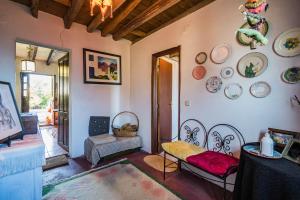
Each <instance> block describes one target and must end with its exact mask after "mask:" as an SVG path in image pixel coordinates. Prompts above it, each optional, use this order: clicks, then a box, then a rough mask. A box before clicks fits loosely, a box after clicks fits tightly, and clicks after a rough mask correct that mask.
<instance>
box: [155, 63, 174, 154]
mask: <svg viewBox="0 0 300 200" xmlns="http://www.w3.org/2000/svg"><path fill="white" fill-rule="evenodd" d="M157 87H158V89H157V90H158V92H157V93H158V152H159V153H160V152H162V148H161V143H164V142H169V141H171V140H172V64H171V63H169V62H167V61H165V60H163V59H159V66H158V84H157Z"/></svg>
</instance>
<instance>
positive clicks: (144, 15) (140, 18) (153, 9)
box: [113, 0, 180, 40]
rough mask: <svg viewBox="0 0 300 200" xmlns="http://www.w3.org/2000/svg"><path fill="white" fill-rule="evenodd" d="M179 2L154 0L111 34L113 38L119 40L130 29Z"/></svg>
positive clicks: (175, 0)
mask: <svg viewBox="0 0 300 200" xmlns="http://www.w3.org/2000/svg"><path fill="white" fill-rule="evenodd" d="M178 2H180V0H156V1H155V2H154V3H153V4H152V5H151V6H150V7H148V8H147V9H146V10H144V11H143V12H141V13H140V14H139V15H137V16H136V17H135V18H133V19H132V20H131V21H129V22H128V23H127V24H126V25H124V26H122V27H121V28H120V29H119V31H118V32H116V33H115V34H113V39H114V40H120V39H121V38H122V37H124V36H126V35H127V34H129V33H130V32H131V31H133V30H135V29H136V28H138V27H139V26H141V25H143V24H144V23H146V22H147V21H149V20H150V19H152V18H153V17H155V16H157V15H159V14H160V13H162V12H164V11H165V10H167V9H169V8H170V7H172V6H173V5H175V4H177V3H178Z"/></svg>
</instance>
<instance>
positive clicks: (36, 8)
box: [30, 0, 40, 18]
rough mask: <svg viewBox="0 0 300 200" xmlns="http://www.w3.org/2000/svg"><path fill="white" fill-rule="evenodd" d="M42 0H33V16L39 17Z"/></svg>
mask: <svg viewBox="0 0 300 200" xmlns="http://www.w3.org/2000/svg"><path fill="white" fill-rule="evenodd" d="M39 5H40V0H31V8H30V10H31V14H32V16H33V17H35V18H38V15H39Z"/></svg>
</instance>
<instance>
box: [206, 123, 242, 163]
mask: <svg viewBox="0 0 300 200" xmlns="http://www.w3.org/2000/svg"><path fill="white" fill-rule="evenodd" d="M206 142H207V143H206V147H207V149H208V150H210V151H216V152H221V153H225V154H228V155H231V156H236V157H239V153H240V149H241V146H242V145H244V144H245V139H244V137H243V135H242V134H241V132H240V131H239V130H238V129H236V128H235V127H234V126H232V125H229V124H217V125H214V126H213V127H212V128H211V129H210V130H209V131H208V134H207V139H206Z"/></svg>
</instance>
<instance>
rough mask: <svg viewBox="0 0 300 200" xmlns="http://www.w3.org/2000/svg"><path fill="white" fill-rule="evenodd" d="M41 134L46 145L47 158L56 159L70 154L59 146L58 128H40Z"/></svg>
mask: <svg viewBox="0 0 300 200" xmlns="http://www.w3.org/2000/svg"><path fill="white" fill-rule="evenodd" d="M40 130H41V134H42V137H43V140H44V143H45V157H46V158H49V157H54V156H58V155H62V154H68V152H67V151H65V150H64V149H63V148H61V147H60V146H59V145H58V144H57V128H56V127H54V126H45V127H40Z"/></svg>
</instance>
